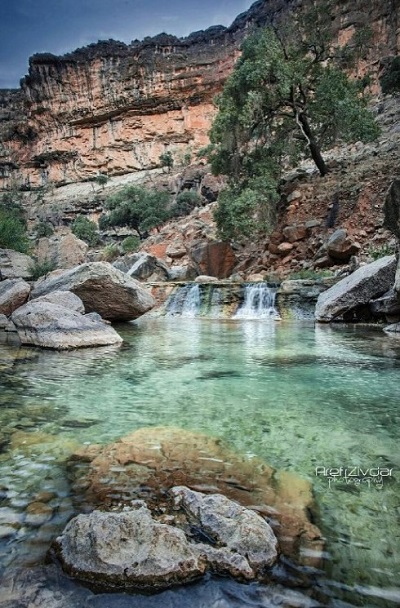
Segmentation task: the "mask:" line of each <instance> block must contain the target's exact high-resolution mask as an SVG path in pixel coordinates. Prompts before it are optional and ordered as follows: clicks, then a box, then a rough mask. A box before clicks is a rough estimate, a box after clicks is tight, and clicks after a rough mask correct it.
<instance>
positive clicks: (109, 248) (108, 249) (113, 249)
mask: <svg viewBox="0 0 400 608" xmlns="http://www.w3.org/2000/svg"><path fill="white" fill-rule="evenodd" d="M101 254H102V258H103V260H104V261H105V262H113V261H114V260H116V259H117V258H118V257H119V255H120V251H119V247H118V245H116V244H115V243H111V244H110V245H106V246H105V247H104V249H103V250H102V252H101Z"/></svg>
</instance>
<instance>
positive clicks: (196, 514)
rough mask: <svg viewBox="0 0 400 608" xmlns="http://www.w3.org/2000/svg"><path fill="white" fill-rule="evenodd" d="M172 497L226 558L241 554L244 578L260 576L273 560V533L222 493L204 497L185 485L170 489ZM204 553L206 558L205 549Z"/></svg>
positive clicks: (274, 543)
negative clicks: (244, 564)
mask: <svg viewBox="0 0 400 608" xmlns="http://www.w3.org/2000/svg"><path fill="white" fill-rule="evenodd" d="M171 494H172V495H173V496H174V497H175V504H176V505H178V506H181V507H183V509H184V511H185V512H186V513H187V514H189V516H190V518H192V520H194V521H196V522H197V523H198V525H199V526H200V527H201V529H203V530H205V532H206V534H207V535H208V536H210V537H211V538H212V539H213V540H214V541H215V542H216V544H217V546H219V547H223V552H224V553H228V554H229V553H230V554H231V555H230V556H229V557H232V554H233V555H240V556H242V557H243V558H244V559H245V560H246V561H247V562H248V564H246V565H247V566H250V572H251V571H252V573H251V574H250V575H249V574H248V567H246V568H245V572H246V578H247V577H248V578H256V577H258V578H260V577H262V576H263V575H264V574H265V571H266V569H267V568H268V567H269V566H271V565H272V564H273V563H274V562H275V561H276V559H277V556H278V553H277V541H276V537H275V534H274V533H273V531H272V529H271V527H270V526H269V525H268V524H267V522H266V521H265V520H264V519H263V518H262V517H260V515H258V514H257V513H256V512H255V511H251V510H250V509H245V508H244V507H242V506H241V505H239V504H237V503H236V502H234V501H232V500H229V499H228V498H226V497H225V496H222V495H221V494H211V495H208V496H207V495H205V494H203V493H202V492H195V491H193V490H189V489H188V488H186V487H184V486H182V487H177V488H173V489H172V490H171ZM205 551H206V555H207V549H206V550H205ZM212 560H213V561H214V557H213V556H212ZM227 561H229V560H227ZM236 568H237V564H235V569H236ZM228 570H230V569H229V568H228ZM230 573H231V574H232V572H230Z"/></svg>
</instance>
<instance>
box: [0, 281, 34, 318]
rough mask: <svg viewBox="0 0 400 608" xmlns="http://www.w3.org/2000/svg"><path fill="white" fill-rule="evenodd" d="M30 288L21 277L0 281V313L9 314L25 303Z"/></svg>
mask: <svg viewBox="0 0 400 608" xmlns="http://www.w3.org/2000/svg"><path fill="white" fill-rule="evenodd" d="M30 290H31V288H30V286H29V285H28V283H27V282H26V281H24V280H23V279H6V280H5V281H1V282H0V314H2V315H6V316H7V317H8V316H10V315H11V314H12V313H13V312H14V310H16V309H17V308H19V307H20V306H22V304H25V302H26V301H27V299H28V296H29V292H30Z"/></svg>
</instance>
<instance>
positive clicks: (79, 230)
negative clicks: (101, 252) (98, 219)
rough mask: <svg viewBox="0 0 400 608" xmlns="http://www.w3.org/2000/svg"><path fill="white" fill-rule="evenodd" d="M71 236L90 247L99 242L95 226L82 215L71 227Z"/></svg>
mask: <svg viewBox="0 0 400 608" xmlns="http://www.w3.org/2000/svg"><path fill="white" fill-rule="evenodd" d="M71 230H72V232H73V234H74V235H75V236H76V237H77V238H78V239H81V240H82V241H85V242H86V243H88V245H90V246H91V247H95V246H96V245H97V244H98V242H99V234H98V232H97V226H96V224H95V223H94V222H92V221H91V220H89V219H88V218H87V217H85V216H84V215H78V216H77V217H76V218H75V219H74V221H73V223H72V226H71Z"/></svg>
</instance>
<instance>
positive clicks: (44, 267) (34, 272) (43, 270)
mask: <svg viewBox="0 0 400 608" xmlns="http://www.w3.org/2000/svg"><path fill="white" fill-rule="evenodd" d="M55 267H56V265H55V263H54V262H52V261H51V260H44V261H43V262H37V261H36V262H33V263H32V264H31V265H30V267H29V272H30V274H31V277H32V279H33V280H34V281H37V279H40V277H43V276H45V275H46V274H48V273H49V272H52V271H53V270H55Z"/></svg>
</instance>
